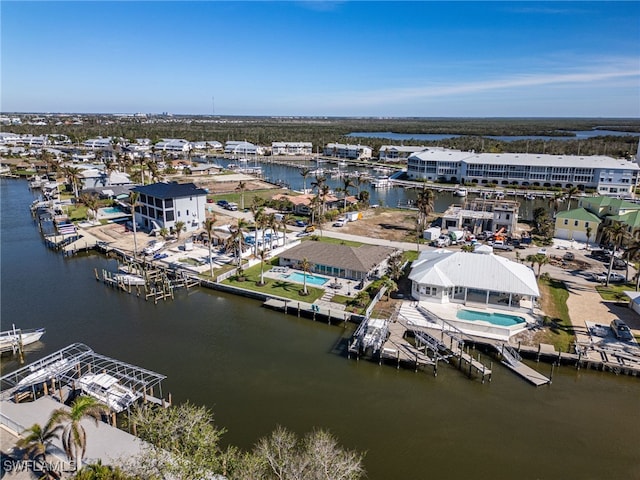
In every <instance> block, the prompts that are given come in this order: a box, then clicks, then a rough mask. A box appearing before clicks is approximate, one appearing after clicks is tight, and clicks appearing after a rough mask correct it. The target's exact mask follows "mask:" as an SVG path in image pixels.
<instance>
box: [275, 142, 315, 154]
mask: <svg viewBox="0 0 640 480" xmlns="http://www.w3.org/2000/svg"><path fill="white" fill-rule="evenodd" d="M312 153H313V144H312V143H311V142H272V143H271V154H272V155H311V154H312Z"/></svg>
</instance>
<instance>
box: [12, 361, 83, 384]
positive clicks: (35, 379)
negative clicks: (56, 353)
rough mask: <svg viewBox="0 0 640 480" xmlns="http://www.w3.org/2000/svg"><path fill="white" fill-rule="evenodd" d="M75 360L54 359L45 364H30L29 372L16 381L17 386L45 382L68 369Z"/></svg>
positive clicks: (73, 364) (74, 363) (72, 365)
mask: <svg viewBox="0 0 640 480" xmlns="http://www.w3.org/2000/svg"><path fill="white" fill-rule="evenodd" d="M76 363H77V362H72V361H71V360H69V359H68V358H63V359H61V360H56V361H54V362H51V363H48V364H46V365H38V364H36V365H32V366H31V367H30V370H31V373H30V374H29V375H27V376H26V377H24V378H23V379H22V380H20V381H19V382H18V383H17V385H16V386H17V387H28V386H31V385H35V384H38V383H42V382H46V381H47V380H49V379H50V378H54V377H57V376H59V375H60V374H62V373H64V372H66V371H68V370H70V369H71V368H73V367H74V366H75V365H76Z"/></svg>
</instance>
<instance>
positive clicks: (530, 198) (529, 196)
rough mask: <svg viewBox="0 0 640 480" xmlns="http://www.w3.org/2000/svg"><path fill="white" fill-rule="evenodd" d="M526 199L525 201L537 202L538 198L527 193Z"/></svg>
mask: <svg viewBox="0 0 640 480" xmlns="http://www.w3.org/2000/svg"><path fill="white" fill-rule="evenodd" d="M524 199H525V200H535V199H536V196H535V195H534V194H533V193H527V194H526V195H525V196H524Z"/></svg>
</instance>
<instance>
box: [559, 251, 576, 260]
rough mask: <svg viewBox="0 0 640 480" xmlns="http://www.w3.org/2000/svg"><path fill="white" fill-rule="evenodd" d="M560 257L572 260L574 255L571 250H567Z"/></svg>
mask: <svg viewBox="0 0 640 480" xmlns="http://www.w3.org/2000/svg"><path fill="white" fill-rule="evenodd" d="M562 259H563V260H566V261H567V262H573V261H574V260H575V259H576V256H575V255H574V254H573V253H571V252H567V253H565V254H564V255H563V256H562Z"/></svg>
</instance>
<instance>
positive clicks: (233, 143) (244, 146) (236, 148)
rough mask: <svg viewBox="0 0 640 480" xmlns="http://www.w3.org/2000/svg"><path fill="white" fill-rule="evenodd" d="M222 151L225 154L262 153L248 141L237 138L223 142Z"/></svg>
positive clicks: (253, 154)
mask: <svg viewBox="0 0 640 480" xmlns="http://www.w3.org/2000/svg"><path fill="white" fill-rule="evenodd" d="M224 153H225V154H226V155H234V156H237V155H240V156H247V155H252V156H255V155H262V153H263V152H262V149H261V148H260V147H258V146H257V145H254V144H253V143H250V142H241V141H238V140H229V141H228V142H227V143H225V144H224Z"/></svg>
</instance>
